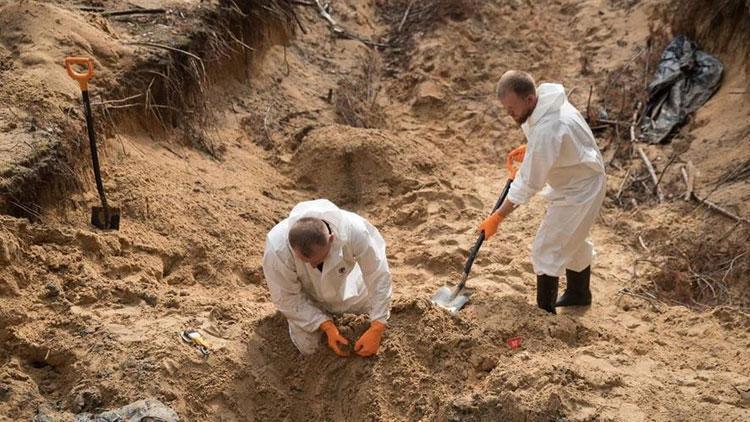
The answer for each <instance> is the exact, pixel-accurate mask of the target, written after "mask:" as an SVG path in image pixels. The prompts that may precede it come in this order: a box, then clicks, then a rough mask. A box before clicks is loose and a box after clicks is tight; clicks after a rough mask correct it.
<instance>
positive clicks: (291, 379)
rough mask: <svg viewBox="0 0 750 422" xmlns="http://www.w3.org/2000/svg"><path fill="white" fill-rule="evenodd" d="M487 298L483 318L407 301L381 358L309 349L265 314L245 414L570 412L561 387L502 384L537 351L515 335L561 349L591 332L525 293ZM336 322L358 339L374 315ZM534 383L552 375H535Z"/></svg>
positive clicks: (525, 415) (252, 352) (245, 383)
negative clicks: (309, 352) (521, 388)
mask: <svg viewBox="0 0 750 422" xmlns="http://www.w3.org/2000/svg"><path fill="white" fill-rule="evenodd" d="M483 306H487V307H488V308H492V309H494V310H495V312H493V315H492V317H491V318H486V319H484V320H475V319H474V318H472V317H471V316H469V317H467V318H462V317H455V316H452V315H450V314H448V313H447V312H445V311H443V310H441V309H438V308H436V307H434V306H432V305H431V304H430V303H429V302H427V301H426V300H424V299H421V300H399V301H397V302H396V303H395V304H394V306H393V310H392V322H391V324H389V328H388V331H387V333H386V337H385V340H384V342H383V345H382V349H381V351H380V353H379V354H378V357H377V358H375V359H371V360H368V359H361V358H358V357H354V356H353V357H350V358H348V359H340V358H337V357H335V356H333V355H331V354H329V353H321V354H316V355H313V356H309V357H304V356H300V355H299V353H298V352H297V350H296V349H295V348H294V346H293V345H292V344H291V342H290V341H289V340H288V339H287V338H286V337H285V336H280V335H279V333H283V332H285V331H286V321H285V320H284V318H283V317H282V316H281V315H278V314H276V315H273V316H270V317H267V318H263V319H261V320H259V321H257V322H256V323H254V324H253V325H252V326H251V327H248V332H251V333H253V335H252V336H251V337H250V339H249V341H248V349H247V353H248V359H250V360H252V361H254V362H255V363H256V365H255V368H256V369H253V370H251V373H250V374H248V375H247V376H246V377H244V378H242V379H241V380H240V381H239V382H238V383H237V386H236V387H235V388H232V390H231V391H230V392H229V394H227V396H228V397H231V400H232V403H233V404H234V405H236V406H237V408H236V409H235V412H236V413H235V416H236V417H240V415H243V414H244V415H247V414H253V415H254V416H255V417H256V418H258V419H284V418H291V419H293V420H298V419H304V418H315V419H325V420H331V421H345V420H352V419H365V420H393V419H404V418H406V419H409V420H433V419H446V418H447V419H448V420H462V418H464V419H465V418H467V417H468V418H474V419H477V418H478V419H480V420H497V419H498V418H501V419H504V420H517V421H521V420H528V419H529V418H530V419H532V420H542V419H544V418H548V417H554V415H555V414H561V413H560V412H559V411H560V410H561V409H560V402H559V399H558V400H557V401H556V400H555V398H554V396H555V395H556V394H560V391H559V389H555V388H552V389H542V390H540V391H539V392H538V393H537V394H517V393H514V392H513V391H512V389H511V388H508V387H507V386H504V387H501V388H498V386H497V385H495V384H498V383H500V384H503V383H508V382H511V383H513V382H517V381H508V380H507V378H506V377H507V376H508V375H510V373H512V372H515V371H514V369H513V368H514V367H518V366H525V365H526V364H531V362H529V356H528V353H524V352H523V349H518V350H516V351H513V350H511V349H510V348H509V347H508V346H507V345H505V341H506V340H507V339H508V338H510V337H513V336H515V335H517V334H518V333H520V332H523V333H524V335H525V337H524V342H525V344H526V345H527V346H526V347H529V348H533V349H536V348H542V349H545V350H556V349H563V348H566V347H567V345H569V344H579V345H580V344H583V343H585V342H586V341H587V340H586V339H587V338H589V337H590V333H587V330H586V329H584V328H583V327H581V326H579V325H578V324H576V323H575V322H574V321H573V320H572V319H571V318H564V319H561V320H558V321H555V322H553V324H552V326H551V327H548V328H542V327H543V326H544V325H545V324H544V322H547V321H548V320H549V317H548V316H545V315H544V314H543V313H542V312H541V311H539V310H538V309H536V308H535V307H534V306H532V305H529V304H527V303H526V302H525V301H523V300H519V299H518V298H517V297H500V298H489V301H488V302H485V304H484V305H483ZM473 311H474V312H479V313H484V312H485V311H486V310H485V309H476V308H475V309H473ZM336 323H337V325H338V326H339V327H340V329H341V332H342V334H343V335H344V336H346V337H348V338H349V339H350V340H354V339H356V338H358V337H359V335H361V334H362V332H363V331H364V330H365V329H366V328H367V321H366V318H365V317H364V316H359V317H357V316H353V315H345V316H343V317H342V318H340V319H337V321H336ZM321 340H322V338H321ZM321 348H325V346H324V345H323V343H321ZM490 373H492V375H490ZM525 382H527V383H532V384H533V383H536V382H542V381H541V380H540V379H537V378H536V377H535V376H534V377H531V378H529V379H527V380H526V381H525ZM502 390H506V391H507V393H505V394H502V395H501V396H500V397H497V396H494V394H493V393H491V392H490V391H502ZM480 397H481V398H480Z"/></svg>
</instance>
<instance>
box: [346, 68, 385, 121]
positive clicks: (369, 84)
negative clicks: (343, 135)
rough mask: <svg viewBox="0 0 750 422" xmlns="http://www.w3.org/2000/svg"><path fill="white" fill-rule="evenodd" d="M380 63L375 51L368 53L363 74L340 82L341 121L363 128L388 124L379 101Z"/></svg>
mask: <svg viewBox="0 0 750 422" xmlns="http://www.w3.org/2000/svg"><path fill="white" fill-rule="evenodd" d="M379 75H380V66H379V62H378V58H377V56H376V55H375V54H374V53H371V54H369V55H367V57H366V58H365V60H364V63H363V64H362V68H361V70H360V73H359V75H357V76H356V77H354V78H345V79H342V80H341V81H339V86H338V88H337V89H336V92H335V93H334V109H335V111H336V119H337V121H338V122H339V123H342V124H345V125H349V126H353V127H361V128H383V127H386V116H385V112H384V111H383V108H382V107H381V106H380V105H378V104H377V97H378V92H379V91H380V85H379V84H378V80H379Z"/></svg>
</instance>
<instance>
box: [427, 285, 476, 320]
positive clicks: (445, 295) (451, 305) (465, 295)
mask: <svg viewBox="0 0 750 422" xmlns="http://www.w3.org/2000/svg"><path fill="white" fill-rule="evenodd" d="M470 295H471V293H470V292H468V291H466V289H462V290H460V291H458V290H456V289H455V288H453V289H451V288H450V287H448V286H443V287H441V288H439V289H438V291H437V292H435V294H434V295H433V296H432V299H430V302H432V303H434V304H435V305H437V306H439V307H441V308H443V309H445V310H447V311H449V312H454V313H455V312H458V311H459V310H461V308H463V307H464V305H466V302H468V301H469V296H470Z"/></svg>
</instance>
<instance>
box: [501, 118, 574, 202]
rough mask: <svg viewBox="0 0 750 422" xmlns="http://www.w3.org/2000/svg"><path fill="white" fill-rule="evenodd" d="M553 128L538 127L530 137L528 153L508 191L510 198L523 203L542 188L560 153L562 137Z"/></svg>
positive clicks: (512, 200)
mask: <svg viewBox="0 0 750 422" xmlns="http://www.w3.org/2000/svg"><path fill="white" fill-rule="evenodd" d="M556 132H557V131H556V130H554V129H552V128H546V127H537V128H535V130H534V133H533V134H532V136H531V137H529V142H528V145H527V147H526V154H525V157H524V159H523V163H521V167H520V168H519V169H518V172H517V173H516V178H515V180H513V183H512V184H511V186H510V190H509V191H508V199H509V200H510V201H511V202H512V203H514V204H516V205H522V204H525V203H527V202H529V200H530V199H531V197H532V196H534V195H535V194H536V193H537V192H539V191H540V190H542V188H543V187H544V185H545V184H546V183H547V176H548V175H549V171H550V169H552V166H553V165H554V164H555V162H556V161H557V157H558V156H559V155H560V142H561V137H560V135H559V134H558V133H556Z"/></svg>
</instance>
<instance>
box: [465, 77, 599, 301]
mask: <svg viewBox="0 0 750 422" xmlns="http://www.w3.org/2000/svg"><path fill="white" fill-rule="evenodd" d="M496 95H497V98H498V99H499V100H500V102H501V103H502V105H503V108H505V110H506V111H507V112H508V114H509V115H510V116H511V117H512V118H513V120H515V121H516V123H518V124H519V125H521V129H523V132H524V134H525V135H526V140H527V145H525V146H521V147H519V148H516V149H515V150H513V151H512V152H511V153H510V154H509V155H510V157H509V160H510V159H513V160H516V161H522V163H521V166H520V167H519V169H518V172H517V174H516V177H515V179H514V180H513V182H512V184H511V187H510V190H509V191H508V196H507V199H506V200H505V202H504V203H503V205H502V206H501V207H500V208H499V209H498V210H497V211H496V212H494V213H493V214H491V215H490V217H488V218H487V219H486V220H485V221H484V222H483V223H482V225H481V226H480V227H479V230H480V231H482V230H483V231H484V232H485V237H486V238H490V237H491V236H492V235H494V234H495V233H496V232H497V229H498V226H499V225H500V222H501V221H502V220H503V219H504V218H506V217H507V216H508V214H510V213H511V212H512V211H513V210H514V209H515V208H516V207H518V206H519V205H522V204H525V203H527V202H528V201H529V199H530V198H531V197H532V196H533V195H534V194H536V193H537V192H539V191H540V190H542V188H545V191H544V192H543V194H544V195H545V196H546V199H547V200H548V201H549V205H548V207H547V213H546V215H545V216H544V220H543V221H542V224H541V225H540V226H539V230H538V232H537V235H536V238H535V239H534V243H533V246H532V255H531V261H532V264H533V266H534V272H535V273H536V274H537V305H538V306H539V307H540V308H542V309H544V310H546V311H548V312H551V313H556V312H555V307H556V306H587V305H590V304H591V290H590V287H589V282H590V279H591V262H592V259H593V256H594V247H593V244H592V243H591V241H590V240H589V239H588V237H589V231H590V230H591V226H592V225H593V224H594V220H595V219H596V217H597V216H598V214H599V209H600V207H601V205H602V201H603V200H604V194H605V192H606V176H605V172H604V160H603V159H602V155H601V153H600V152H599V148H598V147H597V145H596V140H595V139H594V135H593V134H592V133H591V129H590V128H589V126H588V124H587V123H586V121H585V120H584V118H583V116H582V115H581V113H579V112H578V110H576V108H575V107H573V105H571V104H570V102H568V99H567V96H566V95H565V89H564V88H563V86H562V85H559V84H551V83H544V84H541V85H539V87H538V88H537V87H536V86H535V83H534V79H533V78H532V77H531V76H530V75H529V74H527V73H525V72H519V71H515V70H511V71H508V72H506V73H505V74H503V76H502V77H501V78H500V81H499V82H498V84H497V88H496ZM545 185H546V186H545ZM563 274H565V276H566V279H567V287H566V289H565V292H564V293H563V295H562V297H561V298H560V300H557V289H558V281H559V277H560V276H561V275H563Z"/></svg>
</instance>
